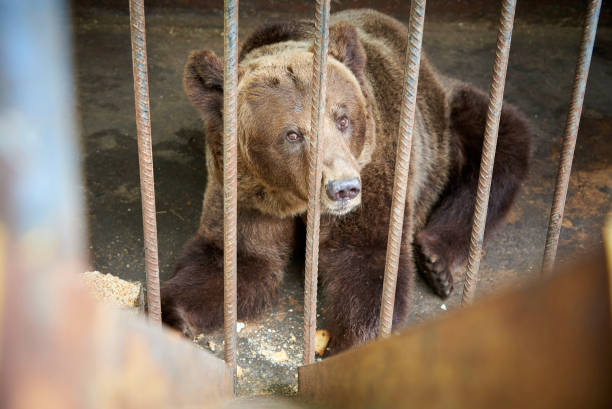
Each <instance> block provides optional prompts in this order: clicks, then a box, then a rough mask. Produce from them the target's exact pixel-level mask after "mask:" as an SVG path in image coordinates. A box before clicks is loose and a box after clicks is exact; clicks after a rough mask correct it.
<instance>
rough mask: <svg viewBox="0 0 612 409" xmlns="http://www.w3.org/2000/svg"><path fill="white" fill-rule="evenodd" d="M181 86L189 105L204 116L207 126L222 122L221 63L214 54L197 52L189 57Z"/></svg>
mask: <svg viewBox="0 0 612 409" xmlns="http://www.w3.org/2000/svg"><path fill="white" fill-rule="evenodd" d="M183 86H184V88H185V92H186V93H187V96H188V97H189V100H190V101H191V103H192V104H193V105H195V107H196V108H198V110H199V111H200V112H201V113H202V115H203V116H204V121H205V122H206V125H207V126H211V125H212V126H215V125H218V123H219V122H220V121H221V122H222V116H221V115H222V109H223V62H222V61H221V59H220V58H219V57H217V56H216V55H215V53H214V52H212V51H208V50H198V51H194V52H192V53H191V54H190V55H189V58H188V59H187V64H186V65H185V72H184V74H183Z"/></svg>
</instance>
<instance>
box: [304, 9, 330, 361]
mask: <svg viewBox="0 0 612 409" xmlns="http://www.w3.org/2000/svg"><path fill="white" fill-rule="evenodd" d="M329 9H330V0H317V6H316V14H315V39H314V55H313V64H312V65H313V76H312V82H313V84H312V89H313V93H312V114H311V118H310V120H311V122H310V130H311V132H310V138H309V141H308V155H309V157H308V213H307V216H306V217H307V220H306V263H305V278H304V356H303V364H304V365H308V364H311V363H313V362H314V356H315V345H314V340H315V332H316V327H317V273H318V267H319V223H320V215H321V203H320V193H321V168H320V166H319V165H320V162H321V150H320V148H319V136H320V135H321V131H322V129H323V119H324V113H325V90H326V82H327V47H328V41H329Z"/></svg>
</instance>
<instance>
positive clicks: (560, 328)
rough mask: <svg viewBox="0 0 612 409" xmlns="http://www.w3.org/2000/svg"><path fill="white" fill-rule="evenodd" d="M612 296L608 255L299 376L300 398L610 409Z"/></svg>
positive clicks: (393, 404) (354, 403) (362, 403)
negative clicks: (606, 260) (608, 273)
mask: <svg viewBox="0 0 612 409" xmlns="http://www.w3.org/2000/svg"><path fill="white" fill-rule="evenodd" d="M608 256H612V254H609V255H608ZM609 297H610V294H609V287H608V278H607V273H606V264H605V257H604V254H603V251H600V252H598V253H597V254H595V255H594V256H593V257H591V258H590V259H588V260H585V261H583V262H582V263H577V264H576V265H575V266H574V267H573V268H570V269H568V270H567V271H564V272H561V273H559V274H558V275H555V276H553V277H552V278H551V279H550V281H543V282H539V283H537V284H533V285H532V286H530V287H528V288H524V289H521V290H519V291H516V292H513V293H509V294H506V295H503V296H497V297H495V298H491V299H489V300H483V301H482V302H479V303H476V304H474V305H472V306H469V307H466V308H463V309H460V310H458V311H454V312H449V313H447V314H445V316H444V317H442V318H440V319H438V320H435V321H431V322H427V323H424V324H422V325H420V326H418V327H415V328H413V329H410V330H407V331H404V332H403V333H401V334H400V335H398V336H393V337H390V338H388V339H384V340H379V341H376V342H372V343H370V344H368V345H365V346H363V347H361V348H359V349H355V350H352V351H349V352H347V353H343V354H340V355H338V356H335V357H332V358H329V359H326V360H324V361H322V362H319V363H316V364H313V365H308V366H304V367H301V368H300V369H299V383H300V385H299V386H300V394H301V395H302V397H303V398H304V399H306V400H309V401H314V402H317V403H320V404H326V406H325V407H328V406H329V407H338V408H340V407H346V408H349V407H350V408H355V409H357V408H378V409H385V408H397V407H414V408H471V409H477V408H483V409H484V408H486V409H489V408H498V409H502V408H610V407H612V388H610V385H612V336H611V328H610V306H609Z"/></svg>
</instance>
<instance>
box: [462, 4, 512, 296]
mask: <svg viewBox="0 0 612 409" xmlns="http://www.w3.org/2000/svg"><path fill="white" fill-rule="evenodd" d="M515 9H516V0H503V1H502V7H501V17H500V21H499V33H498V35H497V51H496V52H495V62H494V64H493V78H492V80H491V89H490V90H489V107H488V112H487V122H486V126H485V134H484V141H483V147H482V160H481V162H480V175H479V177H478V192H477V193H476V204H475V208H474V221H473V224H472V236H471V239H470V252H469V255H468V263H467V273H466V279H465V286H464V287H463V296H462V298H461V303H462V304H469V303H471V302H472V301H473V299H474V294H475V292H476V284H477V282H478V269H479V268H480V258H481V252H482V242H483V239H484V232H485V225H486V220H487V208H488V205H489V193H490V190H491V178H492V176H493V164H494V162H495V149H496V146H497V134H498V131H499V120H500V117H501V110H502V103H503V98H504V86H505V85H506V70H507V68H508V57H509V56H510V42H511V40H512V27H513V25H514V11H515Z"/></svg>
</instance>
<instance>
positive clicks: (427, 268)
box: [416, 241, 453, 299]
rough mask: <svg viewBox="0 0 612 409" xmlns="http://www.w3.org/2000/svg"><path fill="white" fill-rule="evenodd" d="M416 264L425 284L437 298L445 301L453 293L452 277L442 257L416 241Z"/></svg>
mask: <svg viewBox="0 0 612 409" xmlns="http://www.w3.org/2000/svg"><path fill="white" fill-rule="evenodd" d="M416 247H417V251H416V254H417V257H416V262H417V266H418V269H419V271H420V272H421V274H422V275H423V277H424V278H425V281H427V284H429V286H430V287H431V289H432V290H433V291H434V292H435V293H436V295H437V296H439V297H441V298H443V299H445V298H448V296H450V294H451V292H452V291H453V275H452V274H451V272H450V270H449V268H448V264H447V263H446V260H445V259H444V257H441V256H439V255H438V254H436V253H435V252H434V251H433V250H431V249H430V248H428V246H424V245H422V244H421V243H418V241H417V246H416Z"/></svg>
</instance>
